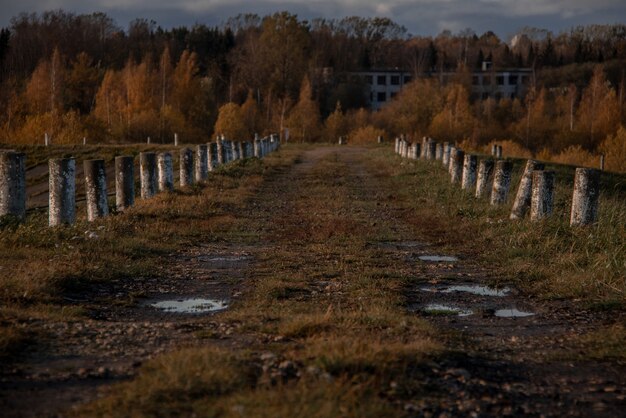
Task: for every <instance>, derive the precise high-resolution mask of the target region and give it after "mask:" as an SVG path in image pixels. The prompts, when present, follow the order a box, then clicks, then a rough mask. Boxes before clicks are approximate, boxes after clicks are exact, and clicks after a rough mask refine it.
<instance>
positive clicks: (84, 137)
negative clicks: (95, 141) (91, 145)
mask: <svg viewBox="0 0 626 418" xmlns="http://www.w3.org/2000/svg"><path fill="white" fill-rule="evenodd" d="M85 145H87V137H86V136H83V146H85Z"/></svg>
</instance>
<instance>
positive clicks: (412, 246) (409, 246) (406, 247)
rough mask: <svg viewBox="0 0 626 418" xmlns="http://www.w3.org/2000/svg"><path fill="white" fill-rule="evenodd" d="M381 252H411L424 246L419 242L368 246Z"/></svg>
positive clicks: (396, 242) (381, 243)
mask: <svg viewBox="0 0 626 418" xmlns="http://www.w3.org/2000/svg"><path fill="white" fill-rule="evenodd" d="M368 246H371V247H376V248H379V249H381V250H396V251H411V250H416V249H418V248H423V247H425V246H426V244H425V243H423V242H420V241H380V242H374V243H370V244H368Z"/></svg>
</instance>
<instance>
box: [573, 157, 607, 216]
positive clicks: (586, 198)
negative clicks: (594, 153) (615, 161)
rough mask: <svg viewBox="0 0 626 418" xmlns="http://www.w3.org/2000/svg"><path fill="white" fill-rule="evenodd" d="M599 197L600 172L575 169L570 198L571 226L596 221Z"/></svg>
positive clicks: (590, 169)
mask: <svg viewBox="0 0 626 418" xmlns="http://www.w3.org/2000/svg"><path fill="white" fill-rule="evenodd" d="M599 196H600V171H598V170H594V169H593V168H577V169H576V177H575V178H574V195H573V197H572V212H571V216H570V222H569V223H570V225H571V226H582V225H589V224H592V223H595V222H596V221H597V220H598V198H599Z"/></svg>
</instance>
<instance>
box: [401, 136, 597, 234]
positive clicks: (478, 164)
mask: <svg viewBox="0 0 626 418" xmlns="http://www.w3.org/2000/svg"><path fill="white" fill-rule="evenodd" d="M395 152H396V153H397V154H399V155H400V156H401V157H403V158H408V159H414V160H416V159H423V160H441V163H442V165H443V166H444V168H446V169H447V171H448V173H449V175H450V179H451V181H452V183H458V184H460V185H461V188H462V189H464V190H467V191H468V192H472V193H474V194H475V196H476V197H477V198H486V197H488V198H489V199H490V203H491V204H492V205H502V204H505V203H506V202H507V198H508V194H509V189H510V185H511V175H512V171H513V163H512V162H511V161H509V160H504V159H502V146H500V145H494V146H493V147H492V149H491V154H492V156H493V157H495V159H492V158H483V159H480V160H479V158H478V156H477V155H474V154H465V152H464V151H463V150H461V149H460V148H457V147H455V146H454V145H452V144H450V143H448V142H444V143H440V142H436V141H434V140H432V139H430V138H426V137H424V138H423V139H422V143H421V144H420V143H419V142H410V141H408V140H406V138H404V137H400V138H396V141H395ZM554 186H555V173H554V171H546V170H544V164H543V163H540V162H538V161H535V160H528V161H527V162H526V166H525V168H524V172H523V174H522V178H521V180H520V183H519V187H518V189H517V194H516V195H515V199H514V201H513V208H512V210H511V215H510V218H511V219H522V218H524V216H526V214H527V213H528V212H530V219H531V220H532V221H538V220H541V219H544V218H546V217H548V216H550V215H551V214H552V210H553V203H554ZM599 194H600V171H598V170H594V169H591V168H577V169H576V175H575V179H574V193H573V197H572V207H571V212H570V225H572V226H581V225H589V224H593V223H595V222H596V221H597V218H598V197H599Z"/></svg>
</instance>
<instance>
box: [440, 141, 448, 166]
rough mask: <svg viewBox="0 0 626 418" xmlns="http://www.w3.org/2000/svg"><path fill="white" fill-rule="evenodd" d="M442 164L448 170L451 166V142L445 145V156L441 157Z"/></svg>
mask: <svg viewBox="0 0 626 418" xmlns="http://www.w3.org/2000/svg"><path fill="white" fill-rule="evenodd" d="M441 164H442V165H443V166H444V167H446V168H447V167H448V166H449V165H450V143H449V142H444V143H443V154H442V156H441Z"/></svg>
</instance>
